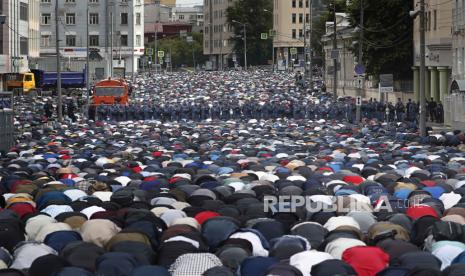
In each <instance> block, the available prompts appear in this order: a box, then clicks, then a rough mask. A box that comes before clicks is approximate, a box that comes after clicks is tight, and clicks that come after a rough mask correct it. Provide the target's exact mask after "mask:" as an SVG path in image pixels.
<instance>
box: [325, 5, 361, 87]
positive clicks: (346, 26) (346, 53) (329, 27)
mask: <svg viewBox="0 0 465 276" xmlns="http://www.w3.org/2000/svg"><path fill="white" fill-rule="evenodd" d="M336 22H337V25H336V42H337V50H338V55H339V58H338V63H337V68H336V70H337V81H338V87H339V88H340V89H341V90H342V94H343V95H346V89H351V88H354V85H355V78H354V67H355V60H356V57H355V56H354V54H353V53H352V51H351V47H352V42H353V40H354V39H353V33H354V32H353V31H354V29H353V28H352V27H351V26H350V22H349V17H348V15H347V14H345V13H336ZM333 26H334V22H332V21H330V22H326V33H325V35H323V37H322V38H321V42H322V44H323V52H324V60H325V65H326V67H325V70H324V76H323V77H324V79H325V80H326V86H327V87H333V80H334V70H335V68H334V65H333V57H332V56H331V53H332V52H333V40H334V28H333Z"/></svg>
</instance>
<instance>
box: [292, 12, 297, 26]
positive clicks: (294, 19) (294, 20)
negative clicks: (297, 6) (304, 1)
mask: <svg viewBox="0 0 465 276" xmlns="http://www.w3.org/2000/svg"><path fill="white" fill-rule="evenodd" d="M295 23H297V15H296V14H295V13H293V14H292V24H295Z"/></svg>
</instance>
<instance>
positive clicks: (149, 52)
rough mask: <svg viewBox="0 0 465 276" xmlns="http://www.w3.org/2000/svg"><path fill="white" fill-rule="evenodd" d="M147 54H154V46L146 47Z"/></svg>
mask: <svg viewBox="0 0 465 276" xmlns="http://www.w3.org/2000/svg"><path fill="white" fill-rule="evenodd" d="M145 54H146V55H147V56H153V48H146V49H145Z"/></svg>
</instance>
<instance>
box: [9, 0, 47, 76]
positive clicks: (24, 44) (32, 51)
mask: <svg viewBox="0 0 465 276" xmlns="http://www.w3.org/2000/svg"><path fill="white" fill-rule="evenodd" d="M0 14H1V15H4V16H5V17H6V20H5V22H4V23H3V24H1V25H0V75H1V74H3V73H7V72H26V71H28V70H29V68H30V67H33V68H34V67H35V62H36V58H38V56H39V39H40V37H39V0H2V1H0ZM0 79H1V76H0Z"/></svg>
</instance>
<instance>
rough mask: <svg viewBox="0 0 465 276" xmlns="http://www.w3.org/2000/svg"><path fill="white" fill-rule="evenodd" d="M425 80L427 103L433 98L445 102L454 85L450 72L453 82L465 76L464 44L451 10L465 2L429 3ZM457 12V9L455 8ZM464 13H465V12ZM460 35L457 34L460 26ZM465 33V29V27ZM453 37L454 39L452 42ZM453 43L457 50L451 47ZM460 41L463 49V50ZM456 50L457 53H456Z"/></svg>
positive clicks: (416, 63) (416, 3)
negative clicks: (453, 22)
mask: <svg viewBox="0 0 465 276" xmlns="http://www.w3.org/2000/svg"><path fill="white" fill-rule="evenodd" d="M419 2H420V1H419V0H414V7H419ZM425 2H426V5H425V8H426V14H425V18H426V26H425V29H426V69H427V70H426V77H425V94H426V96H425V97H426V99H427V100H429V99H430V98H433V99H434V100H435V101H436V102H438V101H444V97H445V96H446V95H447V94H448V90H449V87H450V83H451V71H452V68H454V72H453V73H452V76H453V77H454V78H457V77H460V75H462V76H463V75H465V67H464V66H465V65H464V63H463V61H464V60H465V51H464V50H463V49H464V48H463V47H465V46H464V45H465V44H464V42H465V40H464V39H463V38H462V35H459V32H456V31H455V30H454V29H453V28H452V22H451V21H452V20H451V18H452V6H453V5H454V4H453V2H455V3H457V5H461V4H458V3H459V2H463V1H441V0H426V1H425ZM456 11H457V8H456ZM462 11H463V10H462ZM455 26H457V31H458V29H459V28H458V25H454V28H455ZM419 28H420V17H419V16H417V18H416V19H415V21H414V32H413V33H414V35H413V40H414V62H413V63H414V66H413V67H412V70H413V78H414V93H415V96H414V97H415V99H416V100H419V99H420V73H419V72H420V67H419V65H420V32H419ZM463 30H464V31H465V25H463ZM453 37H454V39H453ZM453 41H454V44H455V45H454V48H453V46H452V44H453ZM460 41H461V43H462V44H461V46H460ZM453 49H454V50H453ZM451 65H452V66H451Z"/></svg>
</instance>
